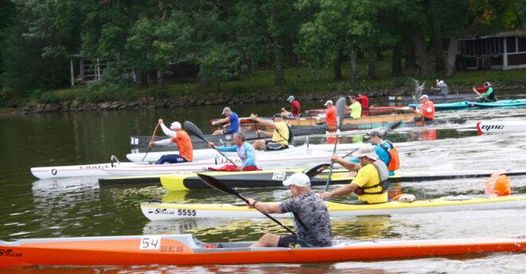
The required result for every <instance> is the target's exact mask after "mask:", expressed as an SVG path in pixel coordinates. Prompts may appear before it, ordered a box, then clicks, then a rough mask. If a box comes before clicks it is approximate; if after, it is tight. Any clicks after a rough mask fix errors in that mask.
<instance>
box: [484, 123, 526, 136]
mask: <svg viewBox="0 0 526 274" xmlns="http://www.w3.org/2000/svg"><path fill="white" fill-rule="evenodd" d="M477 132H478V133H479V134H491V133H504V132H526V121H524V120H522V121H482V122H478V123H477Z"/></svg>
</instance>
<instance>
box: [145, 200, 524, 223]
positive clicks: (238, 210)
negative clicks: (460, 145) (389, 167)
mask: <svg viewBox="0 0 526 274" xmlns="http://www.w3.org/2000/svg"><path fill="white" fill-rule="evenodd" d="M326 204H327V208H328V209H329V214H330V216H331V217H351V216H364V215H393V214H416V213H433V212H451V211H463V210H496V209H516V208H526V195H512V196H501V197H476V198H474V197H470V196H448V197H442V198H438V199H426V200H417V201H414V202H410V203H409V202H398V201H393V202H388V203H383V204H342V203H333V202H327V203H326ZM141 210H142V213H143V214H144V216H145V217H146V218H148V219H150V220H151V221H167V220H175V219H181V218H264V217H265V215H263V214H261V212H259V211H257V210H255V209H251V208H249V207H248V206H247V205H246V204H245V203H243V204H180V203H162V202H143V203H141ZM272 216H273V217H276V218H290V215H288V214H272Z"/></svg>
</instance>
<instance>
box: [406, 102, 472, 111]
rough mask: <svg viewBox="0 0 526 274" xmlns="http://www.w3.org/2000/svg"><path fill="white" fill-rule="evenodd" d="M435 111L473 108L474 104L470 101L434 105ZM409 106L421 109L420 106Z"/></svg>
mask: <svg viewBox="0 0 526 274" xmlns="http://www.w3.org/2000/svg"><path fill="white" fill-rule="evenodd" d="M434 105H435V110H458V109H465V108H469V107H472V102H469V101H460V102H451V103H439V104H434ZM408 106H410V107H412V108H415V109H416V108H419V107H420V104H409V105H408Z"/></svg>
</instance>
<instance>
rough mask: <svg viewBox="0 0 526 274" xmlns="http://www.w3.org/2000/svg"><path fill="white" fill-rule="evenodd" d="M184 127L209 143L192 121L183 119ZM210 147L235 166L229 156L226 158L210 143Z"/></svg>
mask: <svg viewBox="0 0 526 274" xmlns="http://www.w3.org/2000/svg"><path fill="white" fill-rule="evenodd" d="M183 126H184V129H185V130H187V131H188V132H189V133H190V134H192V135H194V136H196V137H197V138H199V139H201V140H203V141H205V142H207V143H209V141H208V140H207V139H206V138H205V136H204V134H203V132H202V131H201V129H199V128H198V127H197V126H196V125H195V124H194V123H192V122H190V121H184V124H183ZM212 148H213V149H215V150H216V151H217V152H219V154H221V155H222V156H223V157H225V159H227V160H228V161H229V162H230V163H232V164H233V165H234V166H236V167H237V165H236V164H235V163H234V162H233V161H232V160H230V158H228V157H227V156H226V155H225V154H224V153H223V152H221V151H220V150H219V149H217V148H216V147H215V146H214V145H212Z"/></svg>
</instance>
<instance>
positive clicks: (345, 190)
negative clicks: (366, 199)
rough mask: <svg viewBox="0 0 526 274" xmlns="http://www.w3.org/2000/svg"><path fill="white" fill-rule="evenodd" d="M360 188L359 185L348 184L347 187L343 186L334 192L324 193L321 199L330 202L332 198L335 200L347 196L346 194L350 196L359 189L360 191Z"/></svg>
mask: <svg viewBox="0 0 526 274" xmlns="http://www.w3.org/2000/svg"><path fill="white" fill-rule="evenodd" d="M359 188H360V187H359V186H358V185H357V184H354V183H350V184H347V185H343V186H341V187H339V188H337V189H335V190H333V191H326V192H322V193H320V198H322V199H324V200H328V199H331V198H334V197H336V196H342V195H346V194H349V193H353V192H355V191H356V190H357V189H359Z"/></svg>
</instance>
